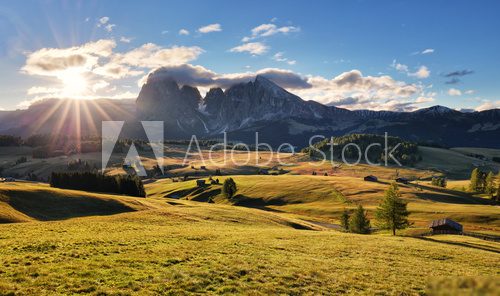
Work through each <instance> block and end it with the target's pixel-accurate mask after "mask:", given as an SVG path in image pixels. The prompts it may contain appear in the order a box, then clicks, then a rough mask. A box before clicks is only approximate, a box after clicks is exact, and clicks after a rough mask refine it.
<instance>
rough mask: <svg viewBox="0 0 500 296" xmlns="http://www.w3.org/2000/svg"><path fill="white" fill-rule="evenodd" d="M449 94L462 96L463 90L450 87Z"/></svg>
mask: <svg viewBox="0 0 500 296" xmlns="http://www.w3.org/2000/svg"><path fill="white" fill-rule="evenodd" d="M448 95H450V96H461V95H462V91H460V90H459V89H456V88H450V89H449V90H448Z"/></svg>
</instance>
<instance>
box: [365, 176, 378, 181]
mask: <svg viewBox="0 0 500 296" xmlns="http://www.w3.org/2000/svg"><path fill="white" fill-rule="evenodd" d="M364 180H365V181H368V182H377V181H378V178H377V177H375V176H374V175H369V176H366V177H364Z"/></svg>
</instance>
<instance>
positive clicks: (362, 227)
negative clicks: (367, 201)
mask: <svg viewBox="0 0 500 296" xmlns="http://www.w3.org/2000/svg"><path fill="white" fill-rule="evenodd" d="M349 230H350V231H351V232H354V233H362V234H367V233H370V220H368V218H367V217H366V212H365V210H364V209H363V206H362V205H359V206H358V207H357V209H356V210H355V211H354V214H353V215H352V217H351V219H350V220H349Z"/></svg>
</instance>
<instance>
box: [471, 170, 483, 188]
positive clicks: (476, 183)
mask: <svg viewBox="0 0 500 296" xmlns="http://www.w3.org/2000/svg"><path fill="white" fill-rule="evenodd" d="M480 175H481V172H480V171H479V169H478V168H475V169H473V170H472V173H471V175H470V184H469V191H472V192H477V191H479V189H480V186H481V176H480Z"/></svg>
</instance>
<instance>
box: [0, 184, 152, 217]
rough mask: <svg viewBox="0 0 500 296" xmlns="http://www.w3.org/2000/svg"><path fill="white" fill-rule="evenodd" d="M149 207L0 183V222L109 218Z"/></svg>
mask: <svg viewBox="0 0 500 296" xmlns="http://www.w3.org/2000/svg"><path fill="white" fill-rule="evenodd" d="M149 207H151V205H150V204H149V202H147V201H146V200H140V199H137V198H133V197H126V196H116V195H109V194H99V193H88V192H84V191H77V190H63V189H57V188H51V187H49V186H48V185H46V184H40V183H30V182H9V183H0V223H2V222H4V223H5V222H26V221H32V220H61V219H67V218H72V217H80V216H91V215H111V214H117V213H122V212H130V211H136V210H141V209H146V208H149Z"/></svg>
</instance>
